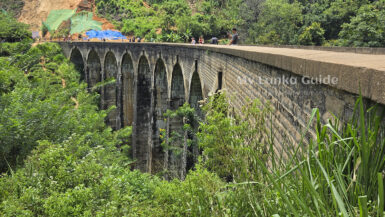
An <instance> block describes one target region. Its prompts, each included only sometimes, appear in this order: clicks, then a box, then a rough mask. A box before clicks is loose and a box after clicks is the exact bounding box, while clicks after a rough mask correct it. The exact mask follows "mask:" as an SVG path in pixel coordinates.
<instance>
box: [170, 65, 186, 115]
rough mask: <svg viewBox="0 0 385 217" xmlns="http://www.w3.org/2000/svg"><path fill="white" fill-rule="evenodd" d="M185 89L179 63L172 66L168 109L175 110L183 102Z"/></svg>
mask: <svg viewBox="0 0 385 217" xmlns="http://www.w3.org/2000/svg"><path fill="white" fill-rule="evenodd" d="M184 90H185V87H184V79H183V72H182V68H181V67H180V65H179V63H177V64H176V65H175V66H174V69H173V71H172V79H171V99H170V109H172V110H176V109H178V108H179V107H180V106H182V105H183V103H184V102H185V92H184Z"/></svg>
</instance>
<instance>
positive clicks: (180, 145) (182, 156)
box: [164, 63, 187, 180]
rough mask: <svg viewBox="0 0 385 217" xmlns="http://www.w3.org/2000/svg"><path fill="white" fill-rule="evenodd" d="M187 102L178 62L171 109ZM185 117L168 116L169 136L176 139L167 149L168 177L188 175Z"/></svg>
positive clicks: (166, 168)
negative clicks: (184, 128) (184, 129)
mask: <svg viewBox="0 0 385 217" xmlns="http://www.w3.org/2000/svg"><path fill="white" fill-rule="evenodd" d="M184 102H185V86H184V79H183V72H182V68H181V66H180V65H179V63H177V64H176V65H175V66H174V68H173V71H172V78H171V98H170V105H169V108H170V110H173V111H175V110H177V109H178V108H179V107H181V106H182V105H183V104H184ZM183 125H184V123H183V117H181V116H175V117H169V118H168V132H167V134H168V136H171V137H174V136H176V137H177V138H176V139H171V140H169V141H171V142H172V143H171V144H168V145H169V146H172V148H170V149H168V150H165V157H164V161H165V163H164V165H165V170H167V171H168V173H167V177H166V179H173V178H180V179H182V180H183V179H184V178H185V175H186V160H187V158H186V154H187V152H186V147H187V144H186V143H185V141H184V139H183V138H184V137H185V135H184V131H183Z"/></svg>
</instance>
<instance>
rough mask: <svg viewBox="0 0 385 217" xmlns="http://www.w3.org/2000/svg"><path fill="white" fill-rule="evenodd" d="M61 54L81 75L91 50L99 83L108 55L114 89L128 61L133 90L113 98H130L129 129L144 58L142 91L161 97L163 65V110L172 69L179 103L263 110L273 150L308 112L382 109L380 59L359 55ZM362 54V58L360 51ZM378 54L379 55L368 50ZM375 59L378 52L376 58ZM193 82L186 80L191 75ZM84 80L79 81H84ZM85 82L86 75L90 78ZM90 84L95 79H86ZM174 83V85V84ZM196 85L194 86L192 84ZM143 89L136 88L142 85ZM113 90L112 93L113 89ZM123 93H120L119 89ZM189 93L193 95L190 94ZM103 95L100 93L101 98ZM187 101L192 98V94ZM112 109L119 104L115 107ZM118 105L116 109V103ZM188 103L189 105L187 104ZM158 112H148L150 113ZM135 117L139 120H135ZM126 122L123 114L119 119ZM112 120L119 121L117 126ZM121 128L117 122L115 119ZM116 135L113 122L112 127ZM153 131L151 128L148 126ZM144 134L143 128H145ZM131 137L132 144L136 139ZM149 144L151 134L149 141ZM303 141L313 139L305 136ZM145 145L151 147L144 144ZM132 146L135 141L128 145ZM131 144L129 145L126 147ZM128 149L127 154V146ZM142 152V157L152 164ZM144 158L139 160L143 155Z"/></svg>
mask: <svg viewBox="0 0 385 217" xmlns="http://www.w3.org/2000/svg"><path fill="white" fill-rule="evenodd" d="M59 44H60V45H61V47H62V48H63V50H64V53H65V54H66V55H67V56H68V57H71V54H72V52H73V50H74V49H78V50H79V51H80V52H81V54H82V56H83V60H84V62H85V71H86V72H87V68H89V67H90V66H87V62H88V59H87V58H88V55H89V53H90V52H91V51H92V50H94V51H96V53H97V54H98V56H99V57H100V62H101V65H102V66H101V77H102V79H104V75H103V74H104V72H103V69H104V68H105V66H104V64H105V56H106V54H107V53H108V52H112V53H113V54H114V55H115V57H116V59H117V65H118V69H119V70H118V73H117V85H118V86H119V85H121V82H119V81H120V79H121V76H122V75H121V68H122V58H123V56H124V55H125V54H128V55H129V56H130V58H131V59H132V63H133V67H132V68H133V69H132V70H133V72H132V73H133V81H132V82H133V83H132V85H133V91H132V93H125V92H122V91H120V94H121V95H119V94H118V95H119V97H120V96H123V97H124V96H125V94H132V98H133V114H132V115H133V126H134V128H135V126H136V124H138V123H137V117H136V115H137V114H138V107H137V105H138V102H140V100H141V99H140V98H137V97H138V96H140V94H139V93H138V91H141V90H140V88H139V89H138V87H139V86H141V85H139V86H138V71H139V65H140V64H139V60H140V58H141V57H145V58H146V59H147V61H148V64H149V68H150V70H149V73H151V75H150V76H149V80H150V81H149V82H148V83H147V85H149V86H150V87H149V88H150V90H151V91H154V90H155V89H157V90H160V89H162V90H164V89H165V88H159V87H157V86H156V84H157V83H162V82H160V81H159V82H157V81H155V80H156V79H155V78H156V76H155V73H156V71H157V70H156V69H155V68H156V64H157V62H158V61H159V60H162V62H163V63H164V70H165V73H166V77H167V88H166V89H167V96H168V100H167V103H168V104H167V105H164V106H163V107H170V103H172V102H170V99H171V97H172V96H171V92H172V81H173V79H172V76H173V70H174V68H175V66H176V65H179V66H180V69H181V71H182V74H183V86H184V92H185V93H184V97H185V101H190V93H191V87H192V86H193V87H201V89H202V97H203V98H205V97H208V96H209V95H210V93H214V92H215V91H216V90H218V89H225V90H226V92H227V93H228V94H229V95H230V97H232V99H233V101H232V105H233V106H234V108H235V109H237V110H239V109H241V107H242V106H244V105H246V104H247V103H248V100H249V99H250V100H253V99H256V98H257V99H259V100H260V101H261V102H262V103H268V102H269V103H270V104H271V105H272V107H273V109H274V116H273V126H272V128H273V129H274V131H275V141H276V142H277V149H278V151H279V149H280V148H281V146H280V144H283V143H284V141H286V142H290V143H297V142H298V141H299V140H300V139H301V134H300V133H301V132H302V130H303V129H304V128H305V126H306V124H307V122H308V121H309V118H310V115H311V112H312V109H313V108H319V110H320V113H321V116H322V119H323V121H325V122H326V121H327V120H328V119H331V118H332V115H333V114H334V115H336V116H339V117H341V118H342V119H343V120H347V119H348V118H349V117H351V115H352V113H353V109H354V103H355V100H356V98H357V96H358V94H360V92H361V94H362V95H363V97H364V98H365V99H366V102H367V103H368V104H374V103H379V104H382V105H384V104H385V55H383V54H377V55H370V54H359V53H349V52H347V53H342V52H341V51H342V50H341V49H339V50H338V52H332V51H322V50H305V49H289V48H272V47H255V46H212V45H201V46H199V45H188V44H156V43H129V44H128V43H109V42H104V43H102V42H73V43H59ZM365 52H369V51H365ZM375 52H379V51H375ZM380 53H381V52H380ZM195 71H196V72H197V73H198V75H199V79H193V74H194V72H195ZM89 77H90V75H87V73H86V75H85V78H89ZM91 77H92V76H91ZM94 77H95V76H94ZM174 80H177V81H179V82H180V80H179V79H174ZM197 80H198V81H200V84H199V85H194V84H192V81H197ZM142 86H143V85H142ZM118 89H119V88H118ZM123 89H124V88H123ZM193 89H196V88H193ZM101 94H102V95H103V94H104V93H103V91H102V93H101ZM156 97H157V96H152V99H151V105H150V107H149V108H150V109H149V111H147V112H148V115H149V116H152V115H153V114H154V113H159V112H157V110H159V108H162V106H159V105H156ZM193 98H194V99H195V98H199V97H196V96H195V95H194V96H193ZM118 102H119V100H118ZM123 103H124V102H123ZM190 103H191V102H190ZM117 107H118V108H119V109H120V111H119V112H118V115H120V116H124V115H123V114H124V113H125V112H126V111H124V109H122V108H124V107H125V106H122V105H119V104H118V105H117ZM154 107H156V108H158V109H156V108H154ZM141 114H142V113H141ZM126 116H127V115H126ZM158 119H159V117H153V118H150V120H151V123H150V124H149V125H148V126H147V127H148V128H151V127H152V126H155V125H156V124H155V125H154V123H157V122H159V121H156V120H158ZM117 120H120V119H117ZM120 122H121V120H120ZM116 124H117V128H118V127H120V125H121V123H116ZM155 128H156V126H155ZM148 131H151V129H148ZM139 135H140V134H139V132H136V133H135V130H134V137H137V136H139ZM150 137H151V138H152V139H154V138H156V135H155V136H154V132H153V131H152V133H150V134H149V138H150ZM306 137H307V138H311V137H314V132H312V131H310V132H308V134H307V135H306ZM152 139H149V140H148V144H142V145H148V146H151V145H152V143H151V140H152ZM134 141H135V139H134ZM135 145H136V146H138V145H139V144H134V146H135ZM134 149H135V147H134ZM150 152H151V150H148V152H147V155H149V156H150V157H147V158H152V156H151V154H150ZM147 155H146V156H147Z"/></svg>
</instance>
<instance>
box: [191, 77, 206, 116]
mask: <svg viewBox="0 0 385 217" xmlns="http://www.w3.org/2000/svg"><path fill="white" fill-rule="evenodd" d="M202 93H203V90H202V84H201V80H200V77H199V74H198V71H197V70H195V71H194V73H193V76H192V78H191V85H190V97H189V104H190V106H191V107H192V108H194V109H195V111H196V112H197V113H198V114H200V110H201V109H200V107H199V103H198V102H199V101H201V100H203V94H202Z"/></svg>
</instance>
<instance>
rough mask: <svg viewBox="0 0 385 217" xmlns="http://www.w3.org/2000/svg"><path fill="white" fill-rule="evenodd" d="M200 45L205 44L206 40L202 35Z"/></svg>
mask: <svg viewBox="0 0 385 217" xmlns="http://www.w3.org/2000/svg"><path fill="white" fill-rule="evenodd" d="M198 42H199V44H204V43H205V39H204V38H203V35H201V37H199V41H198Z"/></svg>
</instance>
